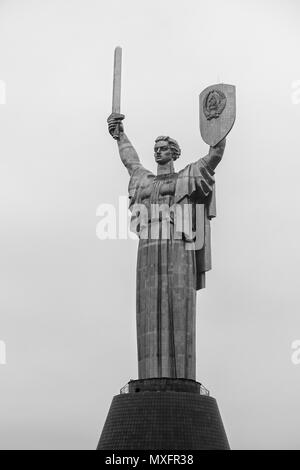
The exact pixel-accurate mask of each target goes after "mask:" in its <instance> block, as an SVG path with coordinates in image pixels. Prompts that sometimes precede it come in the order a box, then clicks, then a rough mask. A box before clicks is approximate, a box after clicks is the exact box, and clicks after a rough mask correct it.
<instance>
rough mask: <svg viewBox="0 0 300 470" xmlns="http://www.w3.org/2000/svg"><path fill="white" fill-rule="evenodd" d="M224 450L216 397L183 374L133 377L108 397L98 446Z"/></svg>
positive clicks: (225, 448)
mask: <svg viewBox="0 0 300 470" xmlns="http://www.w3.org/2000/svg"><path fill="white" fill-rule="evenodd" d="M217 449H223V450H229V444H228V440H227V437H226V433H225V430H224V426H223V423H222V419H221V416H220V413H219V409H218V405H217V402H216V400H215V399H214V398H212V397H210V396H208V392H207V391H206V389H205V388H204V387H202V386H201V384H200V383H198V382H195V381H194V380H186V379H168V378H158V379H144V380H133V381H130V382H129V383H128V384H127V386H125V387H124V388H123V389H122V390H121V393H120V395H117V396H115V397H114V398H113V400H112V404H111V407H110V410H109V412H108V415H107V418H106V422H105V424H104V428H103V431H102V434H101V437H100V440H99V444H98V447H97V450H217Z"/></svg>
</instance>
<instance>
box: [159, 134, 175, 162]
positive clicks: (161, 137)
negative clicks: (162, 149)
mask: <svg viewBox="0 0 300 470" xmlns="http://www.w3.org/2000/svg"><path fill="white" fill-rule="evenodd" d="M159 140H166V141H167V142H168V144H169V146H170V149H171V150H172V153H173V160H177V158H179V156H180V154H181V150H180V147H179V145H178V142H177V140H175V139H172V138H171V137H169V136H166V135H160V136H159V137H157V139H155V142H158V141H159Z"/></svg>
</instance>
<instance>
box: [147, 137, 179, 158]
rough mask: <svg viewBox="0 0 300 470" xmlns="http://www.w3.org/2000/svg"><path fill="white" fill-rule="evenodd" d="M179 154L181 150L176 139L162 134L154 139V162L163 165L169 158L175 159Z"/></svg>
mask: <svg viewBox="0 0 300 470" xmlns="http://www.w3.org/2000/svg"><path fill="white" fill-rule="evenodd" d="M180 154H181V150H180V147H179V145H178V143H177V142H176V140H174V139H171V137H168V136H164V135H160V136H159V137H157V139H155V144H154V157H155V161H156V163H159V164H160V165H164V164H165V163H168V162H169V161H171V160H177V158H179V155H180Z"/></svg>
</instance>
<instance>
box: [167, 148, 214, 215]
mask: <svg viewBox="0 0 300 470" xmlns="http://www.w3.org/2000/svg"><path fill="white" fill-rule="evenodd" d="M214 174H215V172H214V170H212V169H211V168H210V166H209V165H208V163H207V161H206V157H203V158H200V159H199V160H198V161H196V162H195V163H190V164H189V165H188V166H186V167H185V168H184V169H183V170H181V171H180V172H179V173H178V179H177V186H176V202H180V201H181V200H182V199H183V198H185V197H188V198H190V199H193V200H195V201H197V202H198V203H203V204H206V205H207V207H208V217H209V218H211V217H215V215H216V207H215V191H214V185H215V179H214Z"/></svg>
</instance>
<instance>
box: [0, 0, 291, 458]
mask: <svg viewBox="0 0 300 470" xmlns="http://www.w3.org/2000/svg"><path fill="white" fill-rule="evenodd" d="M117 45H120V46H122V47H123V77H122V112H124V114H125V115H126V120H125V126H126V132H127V134H128V136H129V137H130V139H131V140H132V142H133V143H134V145H135V147H136V149H137V151H138V153H139V156H140V159H141V161H142V162H143V164H144V166H145V167H147V168H148V169H150V170H152V171H155V163H154V158H153V143H154V139H155V138H156V137H157V136H158V135H162V134H165V135H170V136H171V137H173V138H175V139H176V140H178V142H179V144H180V146H181V148H182V155H181V158H180V159H179V160H178V161H176V169H181V168H183V167H184V166H185V165H187V164H188V163H190V162H192V161H195V160H196V159H198V158H199V157H201V156H204V155H205V154H206V152H207V149H208V147H207V145H206V144H205V143H204V142H203V141H202V139H201V136H200V132H199V117H198V113H199V109H198V106H199V103H198V100H199V98H198V95H199V93H200V92H201V91H202V90H203V89H204V88H205V87H207V86H208V85H211V84H214V83H219V82H224V83H229V84H234V85H236V88H237V119H236V123H235V126H234V128H233V129H232V131H231V133H230V135H229V136H228V139H227V147H226V151H225V155H224V159H223V161H222V163H221V165H220V166H219V167H218V169H217V172H216V185H217V187H216V189H217V212H218V216H217V218H216V219H214V221H213V223H212V246H213V270H212V271H211V272H210V273H209V274H208V275H207V288H206V289H205V290H203V291H200V292H199V293H198V302H197V380H198V381H200V382H202V383H203V384H204V385H205V386H206V387H207V388H208V389H209V390H210V391H211V394H212V396H214V397H215V398H216V399H217V401H218V405H219V408H220V412H221V415H222V418H223V421H224V425H225V428H226V431H227V435H228V438H229V441H230V444H231V447H232V448H234V449H249V448H250V449H251V448H252V449H253V448H255V449H264V448H270V449H276V448H277V449H288V448H294V449H300V402H299V396H300V364H299V365H295V364H293V363H292V361H291V356H292V352H293V351H292V349H291V344H292V342H293V341H294V340H297V339H300V308H299V307H300V300H299V263H300V249H299V238H300V215H299V209H298V203H299V200H300V186H299V170H300V162H299V158H300V155H299V122H300V93H298V91H299V90H298V88H299V89H300V84H299V83H298V84H297V81H299V80H300V65H299V47H300V4H299V2H297V0H289V1H285V2H283V1H276V0H275V1H274V0H272V1H271V0H264V1H261V0H260V1H258V0H257V1H253V0H251V1H250V0H248V1H243V2H241V1H238V0H227V1H224V0H215V1H214V2H208V1H203V0H188V1H187V2H182V1H181V0H180V1H179V0H175V1H174V0H172V1H171V0H164V1H163V2H161V1H158V0H152V1H151V2H148V1H141V0H127V1H126V2H125V1H120V0H114V2H111V3H108V2H104V1H99V0H84V1H83V0H81V1H79V0H72V1H71V0H42V1H41V0H40V1H38V0H27V1H26V2H25V1H23V0H19V1H17V0H7V1H5V0H0V57H1V60H0V80H2V82H1V83H2V88H3V86H4V84H5V86H6V104H1V105H0V152H1V163H2V165H1V172H0V179H1V182H0V191H1V197H0V206H1V209H0V210H1V222H0V223H1V248H0V250H1V263H0V270H1V274H0V282H1V292H0V295H1V298H0V302H1V303H0V309H1V317H0V340H1V341H5V344H6V353H7V364H6V365H0V389H1V399H0V415H1V420H0V446H1V448H2V449H93V448H95V447H96V445H97V441H98V438H99V436H100V432H101V429H102V427H103V424H104V420H105V417H106V415H107V412H108V409H109V406H110V402H111V400H112V397H113V395H115V394H117V393H118V391H119V389H120V388H121V387H122V386H123V385H124V384H125V383H126V382H128V380H129V379H135V378H137V358H136V333H135V266H136V252H137V241H136V240H131V239H128V240H99V239H98V238H97V236H96V226H97V223H98V222H99V217H97V216H96V211H97V208H98V207H99V206H100V205H101V204H104V203H108V204H114V205H115V206H116V208H118V201H119V197H120V196H126V195H127V185H128V174H127V171H126V169H125V168H124V167H123V166H122V164H121V161H120V159H119V155H118V151H117V146H116V143H115V141H113V140H112V138H111V137H110V136H109V134H108V133H107V129H106V118H107V116H108V115H109V114H110V112H111V93H112V71H113V70H112V67H113V51H114V47H115V46H117ZM297 90H298V91H297Z"/></svg>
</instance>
